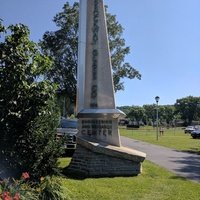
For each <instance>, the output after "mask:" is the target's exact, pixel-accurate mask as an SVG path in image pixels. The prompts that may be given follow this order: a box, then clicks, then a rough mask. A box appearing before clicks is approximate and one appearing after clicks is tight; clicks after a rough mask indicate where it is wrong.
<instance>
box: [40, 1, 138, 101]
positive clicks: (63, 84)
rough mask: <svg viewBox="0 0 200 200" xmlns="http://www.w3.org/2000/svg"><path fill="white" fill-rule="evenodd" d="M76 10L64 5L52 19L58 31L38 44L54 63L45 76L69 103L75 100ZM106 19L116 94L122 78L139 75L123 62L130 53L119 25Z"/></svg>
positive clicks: (119, 88) (113, 18) (110, 18)
mask: <svg viewBox="0 0 200 200" xmlns="http://www.w3.org/2000/svg"><path fill="white" fill-rule="evenodd" d="M78 10H79V4H78V3H74V4H73V6H70V5H69V3H68V2H67V3H66V4H65V5H64V7H63V10H62V11H61V12H60V13H58V14H57V15H56V16H55V17H54V19H53V21H54V22H55V24H56V26H57V27H58V30H57V31H54V32H53V31H51V32H50V31H48V32H46V33H45V34H44V36H43V41H41V46H42V49H43V51H44V52H45V53H46V54H47V55H49V56H50V57H51V58H52V60H53V61H54V65H53V68H52V69H51V70H50V71H49V72H48V73H47V77H48V78H49V79H50V80H51V81H53V82H55V83H58V84H59V89H60V90H61V91H64V93H66V94H67V96H68V97H70V98H71V101H72V102H75V97H76V70H77V62H78ZM106 11H107V9H106ZM106 16H107V24H108V38H109V42H110V50H111V59H112V66H113V77H114V85H115V90H116V91H117V90H122V89H124V86H123V82H121V79H122V78H125V77H127V78H130V79H132V78H135V77H137V78H139V79H140V77H141V75H140V74H139V72H138V71H137V70H135V69H134V68H133V67H132V66H131V65H130V64H129V63H124V59H125V56H126V55H127V54H129V53H130V48H129V47H126V46H125V40H124V39H123V38H122V33H123V28H122V26H121V25H120V24H119V22H117V20H116V16H114V15H111V14H109V13H108V12H107V13H106Z"/></svg>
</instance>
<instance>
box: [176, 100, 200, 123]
mask: <svg viewBox="0 0 200 200" xmlns="http://www.w3.org/2000/svg"><path fill="white" fill-rule="evenodd" d="M175 113H176V114H179V115H180V116H181V119H182V120H184V121H185V125H190V124H191V123H192V120H199V116H200V97H193V96H188V97H184V98H181V99H177V100H176V103H175Z"/></svg>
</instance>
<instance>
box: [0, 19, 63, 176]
mask: <svg viewBox="0 0 200 200" xmlns="http://www.w3.org/2000/svg"><path fill="white" fill-rule="evenodd" d="M0 38H1V40H0V41H1V42H0V110H1V112H0V159H1V162H2V163H4V164H5V165H6V166H7V167H9V166H10V168H11V170H10V171H12V169H14V170H15V171H17V170H16V169H18V170H19V172H20V173H21V172H22V171H28V172H30V173H31V174H32V177H33V178H37V177H39V176H45V175H47V174H50V173H52V172H53V171H54V168H55V167H56V161H57V157H58V156H59V155H60V154H61V153H62V148H61V146H62V144H61V143H60V142H59V141H56V139H55V130H56V127H57V125H58V117H59V115H58V112H57V109H56V104H55V101H54V96H55V91H56V86H55V85H53V84H52V83H50V81H47V80H45V79H44V74H45V73H46V72H47V71H48V70H49V69H50V68H51V66H52V62H51V60H50V58H48V57H46V56H44V55H42V54H41V52H40V50H39V49H38V47H37V45H36V44H35V43H33V42H31V41H30V40H29V30H28V28H27V27H26V26H24V25H22V24H19V25H11V26H9V27H8V28H6V27H4V26H3V25H2V23H1V21H0Z"/></svg>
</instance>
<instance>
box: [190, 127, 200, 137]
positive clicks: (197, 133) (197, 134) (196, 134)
mask: <svg viewBox="0 0 200 200" xmlns="http://www.w3.org/2000/svg"><path fill="white" fill-rule="evenodd" d="M191 136H192V137H193V138H194V139H196V138H200V129H197V130H194V131H192V132H191Z"/></svg>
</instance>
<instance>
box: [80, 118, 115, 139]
mask: <svg viewBox="0 0 200 200" xmlns="http://www.w3.org/2000/svg"><path fill="white" fill-rule="evenodd" d="M81 134H82V135H88V136H104V137H107V136H111V135H112V120H82V129H81Z"/></svg>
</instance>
